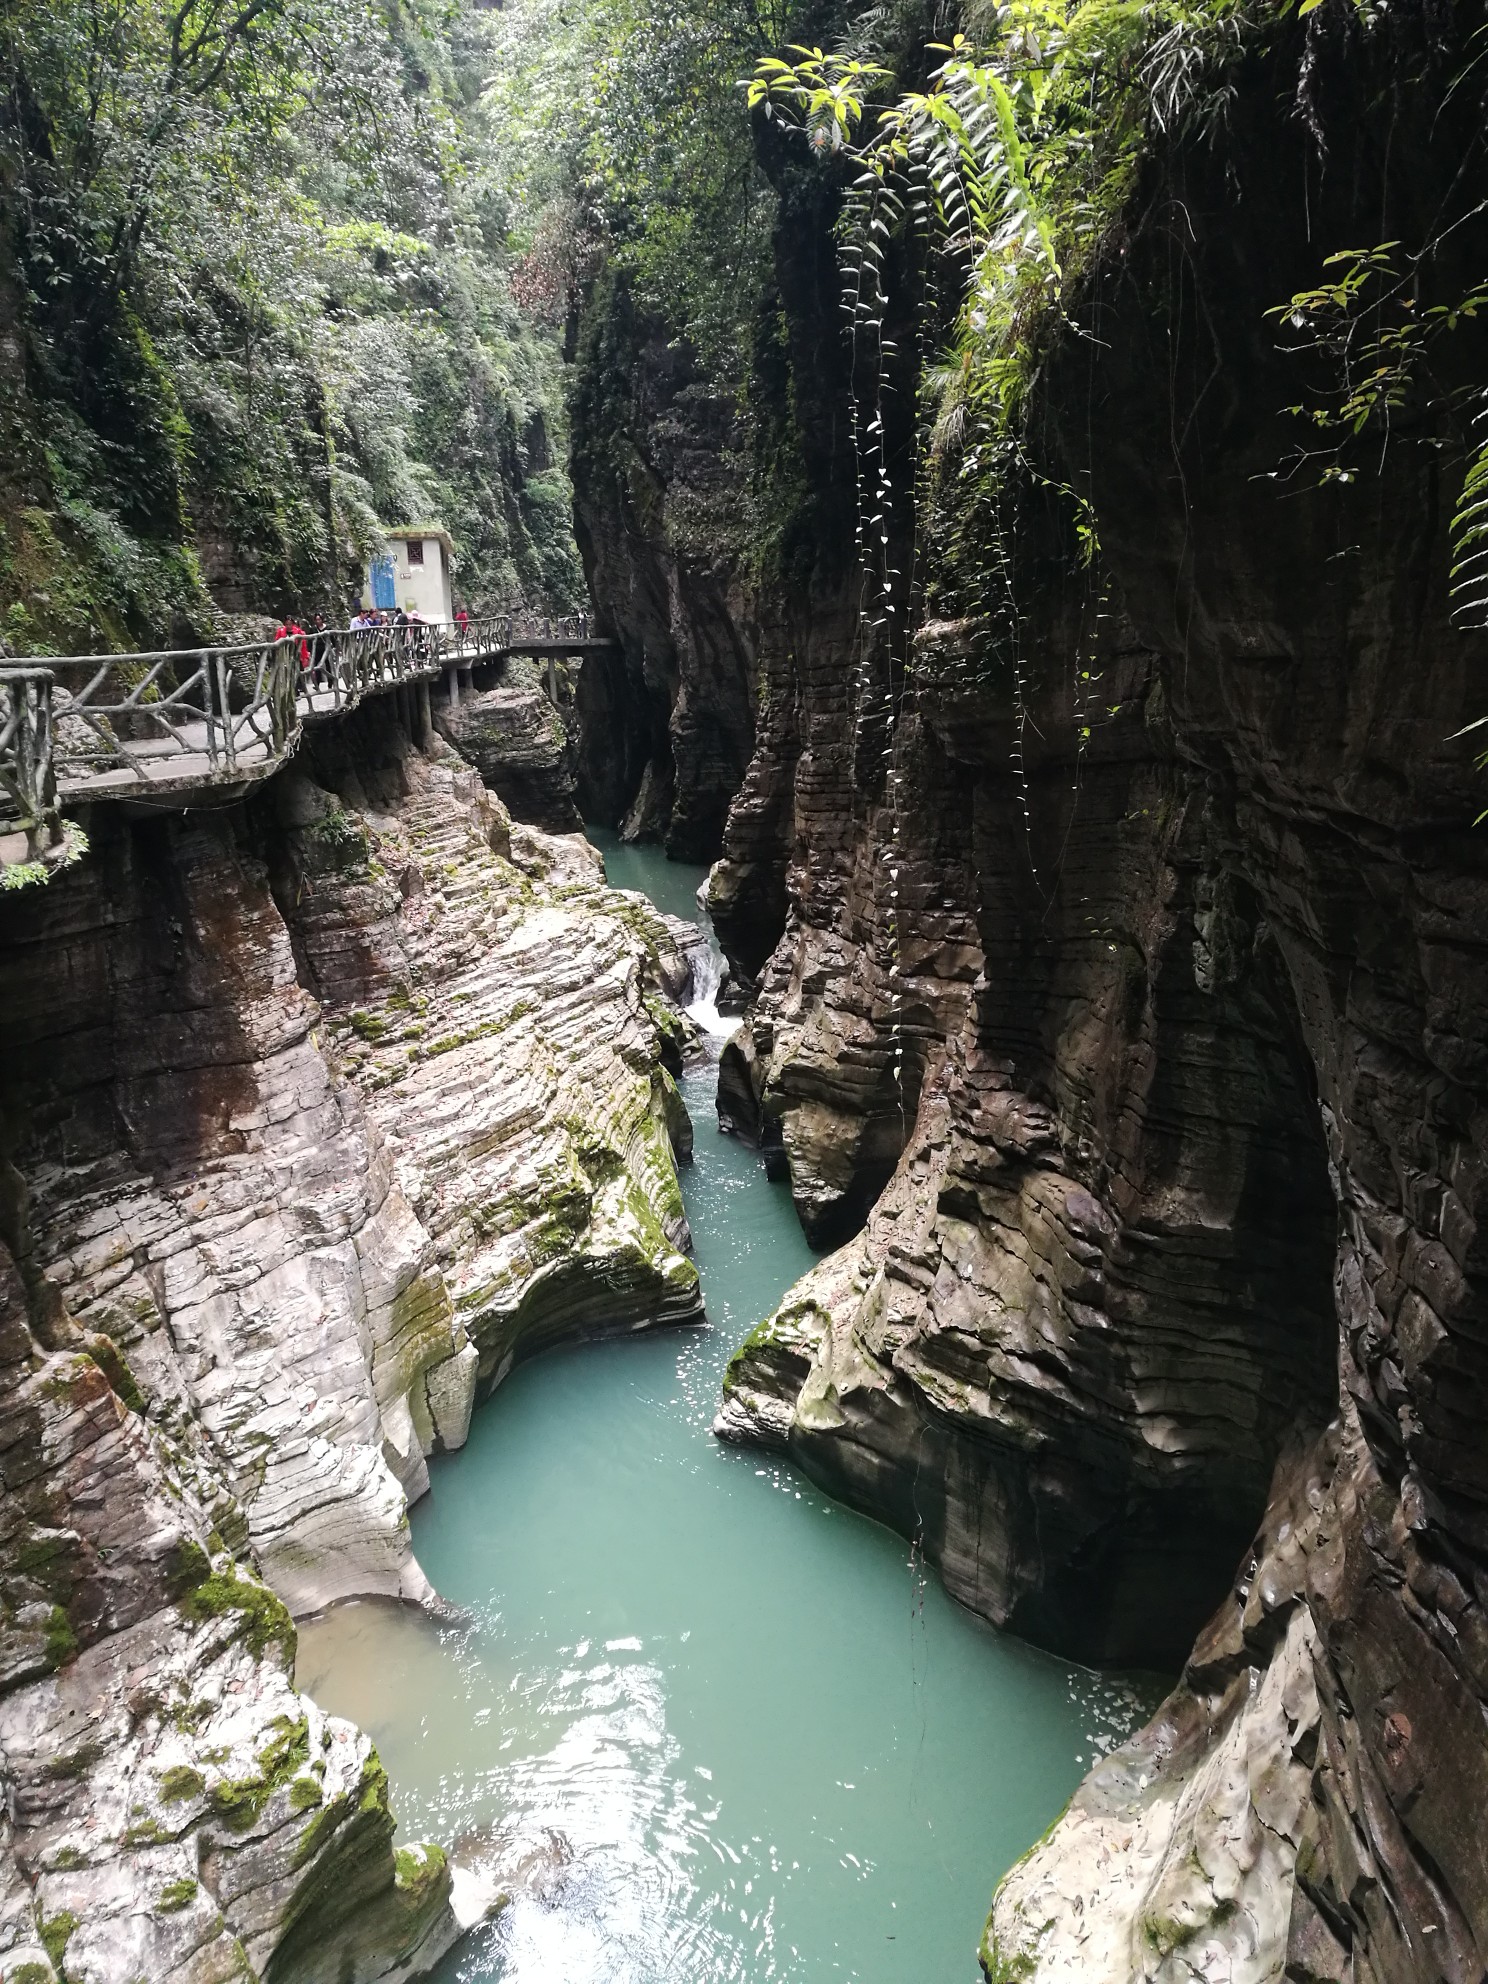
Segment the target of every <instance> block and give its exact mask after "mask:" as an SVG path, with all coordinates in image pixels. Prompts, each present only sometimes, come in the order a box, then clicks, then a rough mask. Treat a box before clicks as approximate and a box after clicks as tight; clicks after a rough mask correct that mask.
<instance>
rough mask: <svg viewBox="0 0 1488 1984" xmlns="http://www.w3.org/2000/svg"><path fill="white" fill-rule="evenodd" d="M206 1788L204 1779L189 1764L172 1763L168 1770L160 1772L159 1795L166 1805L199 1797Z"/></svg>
mask: <svg viewBox="0 0 1488 1984" xmlns="http://www.w3.org/2000/svg"><path fill="white" fill-rule="evenodd" d="M206 1788H207V1781H206V1779H205V1778H204V1777H203V1776H202V1774H201V1772H200V1771H197V1770H193V1769H192V1768H191V1766H190V1765H189V1764H172V1765H171V1767H170V1769H169V1770H165V1771H162V1772H161V1773H160V1796H161V1799H162V1800H163V1801H164V1803H165V1804H167V1805H174V1804H178V1803H180V1802H182V1801H183V1800H185V1799H187V1798H200V1797H201V1795H202V1793H203V1792H204V1791H205V1790H206Z"/></svg>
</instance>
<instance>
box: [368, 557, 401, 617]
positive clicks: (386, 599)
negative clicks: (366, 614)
mask: <svg viewBox="0 0 1488 1984" xmlns="http://www.w3.org/2000/svg"><path fill="white" fill-rule="evenodd" d="M372 604H373V605H374V606H375V607H377V608H378V609H379V610H380V611H382V612H390V611H391V610H392V608H393V607H395V606H396V605H397V604H398V595H397V593H396V591H395V590H394V588H393V561H392V559H391V558H388V557H386V556H384V557H381V558H374V559H373V560H372Z"/></svg>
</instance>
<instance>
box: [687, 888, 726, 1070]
mask: <svg viewBox="0 0 1488 1984" xmlns="http://www.w3.org/2000/svg"><path fill="white" fill-rule="evenodd" d="M695 928H696V930H697V935H698V941H697V942H696V944H688V945H686V947H685V950H686V956H687V963H688V967H689V969H690V970H691V972H692V986H691V991H690V995H689V998H688V1003H687V1006H686V1009H685V1010H686V1012H687V1016H688V1018H689V1019H691V1020H696V1022H697V1024H698V1025H699V1026H700V1027H701V1028H702V1029H703V1031H704V1033H708V1034H713V1035H715V1036H717V1038H719V1039H720V1040H726V1039H727V1038H728V1036H729V1035H730V1034H731V1033H734V1032H736V1031H737V1030H738V1026H739V1021H738V1018H737V1016H735V1017H733V1018H730V1017H729V1016H728V1014H726V1013H720V1012H719V1010H718V994H719V991H720V990H721V988H722V985H723V981H724V979H725V978H726V977H727V976H728V963H727V961H726V959H725V958H724V955H723V952H722V951H721V950H720V949H719V948H718V939H717V938H716V937H715V936H714V935H713V921H712V918H711V917H710V916H709V915H708V904H707V883H706V882H705V883H704V884H703V886H702V888H700V889H699V890H698V892H697V923H696V925H695Z"/></svg>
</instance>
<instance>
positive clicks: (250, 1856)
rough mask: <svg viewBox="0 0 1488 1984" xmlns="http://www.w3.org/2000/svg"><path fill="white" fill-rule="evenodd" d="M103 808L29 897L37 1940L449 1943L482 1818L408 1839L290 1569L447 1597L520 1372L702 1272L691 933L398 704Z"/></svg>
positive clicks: (11, 1626) (32, 1771)
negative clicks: (689, 1032)
mask: <svg viewBox="0 0 1488 1984" xmlns="http://www.w3.org/2000/svg"><path fill="white" fill-rule="evenodd" d="M90 827H91V833H92V842H93V851H92V853H91V855H90V856H89V858H88V859H87V860H86V861H85V862H83V863H82V864H80V865H79V866H78V867H77V868H76V869H74V870H72V871H70V872H69V873H68V874H66V875H65V876H63V877H60V878H59V879H58V880H57V882H56V884H55V886H53V887H50V888H48V889H47V890H46V891H45V892H37V893H36V894H34V895H26V896H21V897H15V898H11V899H9V900H7V901H5V902H4V903H3V904H0V1002H3V1009H4V1011H5V1014H6V1054H5V1060H4V1067H3V1072H0V1106H3V1124H4V1193H3V1213H4V1220H3V1239H4V1242H5V1246H6V1248H7V1250H8V1251H7V1252H6V1253H5V1255H4V1259H3V1262H0V1266H3V1267H4V1269H5V1277H6V1278H5V1280H4V1283H3V1288H0V1293H3V1295H4V1297H5V1306H4V1316H5V1318H6V1321H5V1335H4V1345H5V1351H4V1354H5V1357H6V1360H7V1376H6V1380H5V1386H4V1393H5V1398H6V1401H7V1403H6V1412H7V1421H6V1423H7V1427H8V1432H7V1434H6V1437H5V1440H4V1445H3V1452H0V1584H3V1620H0V1645H3V1680H0V1772H3V1775H4V1779H5V1785H6V1793H7V1801H6V1811H7V1813H8V1821H7V1831H6V1838H5V1841H4V1863H3V1874H0V1879H3V1883H4V1901H3V1905H0V1964H3V1965H4V1967H5V1974H6V1976H7V1978H9V1977H10V1976H12V1975H15V1976H25V1977H27V1979H28V1984H31V1979H32V1977H33V1972H28V1971H27V1970H26V1969H25V1967H24V1966H25V1965H26V1964H27V1963H30V1964H32V1965H33V1966H34V1978H35V1979H36V1980H42V1979H46V1978H50V1977H51V1975H52V1970H53V1967H56V1968H57V1969H58V1970H60V1968H61V1964H62V1960H63V1954H64V1947H65V1962H66V1974H67V1976H68V1977H69V1978H72V1979H82V1980H86V1981H87V1984H116V1980H117V1979H119V1978H121V1977H124V1976H126V1975H127V1976H131V1977H132V1976H134V1975H136V1974H142V1975H148V1976H149V1977H151V1978H152V1979H154V1978H157V1977H159V1978H162V1979H164V1978H167V1977H169V1978H176V1977H179V1978H181V1979H182V1980H183V1984H184V1980H185V1979H186V1978H188V1977H189V1978H191V1979H192V1980H198V1979H206V1978H208V1977H218V1976H221V1977H223V1978H226V1977H228V1976H236V1975H239V1974H246V1973H245V1970H244V1966H245V1965H246V1966H247V1967H248V1969H249V1970H251V1974H253V1975H255V1976H259V1975H262V1976H264V1977H266V1978H273V1979H275V1980H280V1979H283V1980H289V1979H300V1978H304V1979H307V1980H309V1979H319V1978H321V1977H324V1978H325V1979H326V1980H327V1984H330V1980H331V1979H333V1978H334V1979H335V1980H337V1984H342V1980H344V1979H346V1978H352V1979H354V1980H362V1979H372V1978H383V1977H389V1978H391V1977H401V1976H404V1975H412V1974H414V1972H415V1971H421V1970H422V1969H424V1968H426V1967H427V1964H428V1963H429V1962H430V1961H432V1960H433V1958H434V1957H435V1956H437V1954H438V1953H439V1951H440V1950H441V1949H442V1948H443V1947H445V1946H446V1945H447V1944H448V1942H449V1940H450V1939H451V1937H452V1936H453V1934H454V1923H453V1919H452V1918H451V1916H450V1913H449V1908H448V1900H447V1897H448V1887H449V1882H448V1875H447V1872H446V1870H445V1868H444V1863H443V1859H442V1857H441V1856H440V1855H439V1854H438V1852H437V1850H431V1852H430V1853H429V1854H427V1855H420V1854H413V1855H412V1856H408V1855H400V1856H399V1858H398V1860H397V1862H396V1864H395V1861H394V1856H393V1854H392V1851H391V1845H390V1841H391V1835H392V1820H391V1817H390V1816H389V1814H388V1809H387V1795H386V1783H385V1780H384V1779H383V1777H382V1774H381V1771H380V1767H379V1766H378V1764H377V1760H376V1757H375V1753H373V1752H372V1750H371V1748H370V1745H369V1744H368V1743H367V1741H366V1739H365V1738H364V1737H362V1736H361V1735H360V1734H359V1733H358V1732H356V1731H355V1730H353V1729H351V1728H350V1727H348V1726H347V1725H345V1724H342V1723H337V1722H335V1721H333V1720H328V1719H327V1718H325V1717H323V1716H320V1715H319V1713H318V1711H316V1710H315V1709H314V1707H313V1705H312V1704H310V1703H309V1702H307V1701H306V1700H304V1699H303V1698H301V1697H299V1696H297V1695H296V1694H295V1692H294V1690H293V1687H292V1683H291V1681H290V1679H289V1678H288V1671H287V1670H288V1665H289V1660H290V1657H291V1656H292V1652H293V1628H292V1625H291V1623H290V1612H291V1611H293V1612H305V1611H308V1610H311V1609H313V1608H315V1607H318V1606H321V1605H324V1604H326V1603H328V1602H331V1601H333V1600H335V1599H338V1598H342V1597H346V1596H349V1595H351V1594H353V1593H382V1594H386V1595H390V1596H398V1597H403V1598H406V1599H413V1600H416V1601H421V1602H426V1603H431V1604H434V1603H437V1600H436V1599H435V1596H434V1594H433V1593H432V1591H431V1590H430V1588H429V1586H428V1584H427V1581H426V1580H425V1579H424V1577H423V1574H422V1572H421V1571H420V1569H419V1567H418V1565H417V1562H416V1560H415V1559H414V1556H413V1553H412V1550H411V1548H410V1543H409V1531H408V1522H407V1503H408V1500H409V1498H410V1497H411V1496H415V1495H417V1494H418V1493H420V1492H422V1490H423V1488H424V1487H425V1486H426V1485H427V1473H426V1468H425V1456H426V1455H427V1454H428V1453H429V1452H431V1451H433V1450H435V1449H436V1448H439V1447H451V1446H456V1445H458V1444H460V1442H461V1441H462V1440H463V1439H464V1437H465V1433H466V1428H467V1426H468V1423H469V1418H470V1413H471V1409H472V1405H473V1403H474V1400H475V1397H476V1395H477V1393H478V1391H479V1390H481V1389H483V1388H489V1387H490V1386H492V1385H494V1384H496V1383H499V1382H500V1380H501V1378H502V1377H503V1376H504V1375H505V1374H506V1372H507V1371H508V1370H509V1369H510V1368H511V1366H512V1364H513V1362H514V1361H515V1360H516V1359H517V1358H518V1357H520V1356H522V1355H524V1354H528V1353H530V1352H531V1351H532V1350H534V1349H536V1348H539V1347H541V1346H542V1345H543V1344H545V1343H547V1342H550V1341H554V1340H557V1339H560V1338H565V1337H572V1336H575V1335H582V1334H585V1333H590V1332H597V1331H604V1330H615V1329H629V1328H638V1327H644V1326H646V1325H648V1324H651V1323H655V1322H659V1321H685V1320H688V1319H690V1318H692V1317H695V1316H697V1315H698V1314H699V1313H700V1299H699V1294H698V1287H697V1277H696V1273H695V1270H694V1269H693V1267H692V1265H691V1263H690V1262H689V1261H688V1260H687V1259H686V1256H685V1253H684V1251H683V1249H684V1248H685V1246H686V1243H687V1232H686V1223H685V1219H684V1218H683V1215H682V1208H681V1200H680V1195H679V1193H678V1189H677V1181H676V1175H675V1170H674V1168H673V1160H672V1153H671V1149H670V1144H669V1129H668V1126H669V1125H671V1126H672V1127H673V1128H678V1129H680V1125H679V1105H678V1102H677V1098H676V1095H675V1091H674V1089H673V1088H672V1086H671V1081H670V1077H669V1076H668V1075H667V1074H666V1072H665V1071H664V1069H663V1068H662V1066H661V1061H660V1052H661V1045H662V1035H661V1032H660V1031H659V1028H658V1018H663V1019H664V1006H663V1001H664V996H665V991H666V988H667V986H668V985H669V984H670V985H672V986H673V987H675V986H676V985H677V983H678V982H679V978H680V976H681V975H682V974H683V973H684V970H685V968H684V967H683V966H682V965H681V963H680V961H679V960H678V958H677V956H676V953H675V950H674V948H673V945H672V940H671V938H670V936H669V934H668V933H667V930H666V927H665V925H664V924H663V923H662V922H661V920H660V919H659V918H658V917H656V916H654V915H653V914H652V913H651V912H650V911H649V909H648V908H647V907H646V906H645V905H643V904H641V903H640V902H639V901H638V900H637V899H635V898H631V897H620V896H616V895H614V894H612V893H611V892H609V891H608V890H606V889H604V887H603V885H602V875H601V872H600V870H599V868H598V864H597V859H596V857H594V855H593V854H592V851H591V850H588V849H587V848H586V847H585V846H584V844H583V843H582V842H581V841H573V840H562V839H554V838H550V837H548V836H545V835H542V834H540V833H537V832H534V831H532V830H527V829H521V828H516V829H514V828H512V827H511V825H510V823H509V821H508V818H507V815H506V814H505V811H504V809H503V808H502V807H501V805H500V803H499V801H498V800H496V799H495V798H494V796H493V795H492V794H490V793H489V792H488V791H487V790H486V788H485V787H484V786H483V785H482V783H481V780H480V778H479V776H478V775H477V774H476V773H475V772H474V771H473V770H472V769H470V767H469V766H468V765H467V764H466V763H465V762H464V761H463V760H462V759H461V758H460V757H458V755H457V754H455V753H454V752H453V751H451V750H450V749H449V747H448V746H446V745H444V744H443V743H442V741H440V740H438V739H430V740H429V742H428V744H427V746H426V748H425V749H422V750H420V749H417V748H415V747H414V745H413V744H412V742H411V741H410V739H409V737H408V736H407V735H406V734H405V732H404V731H403V730H402V729H401V727H400V726H399V724H398V722H397V720H396V712H395V710H394V709H393V707H392V706H391V705H387V706H378V705H374V706H371V707H369V708H368V709H367V710H366V711H363V712H361V713H360V714H358V715H357V716H355V717H353V718H351V719H347V720H345V721H344V722H336V723H328V724H326V725H324V726H322V727H321V728H320V729H319V730H318V731H317V732H315V733H314V734H313V735H312V736H311V737H310V738H309V739H308V740H307V742H306V744H305V746H304V747H303V748H302V751H301V753H300V755H299V757H298V759H297V760H296V761H295V763H294V764H293V765H292V766H291V767H290V768H289V769H288V770H287V771H286V772H284V773H282V774H281V775H280V776H279V777H278V778H277V779H276V780H274V781H273V782H272V783H271V784H270V785H269V786H268V787H266V788H265V789H264V791H263V792H262V793H261V794H260V795H259V797H258V798H257V799H256V800H255V801H254V802H253V804H252V805H251V806H250V807H248V808H247V809H231V810H228V811H225V812H220V813H216V814H213V813H210V812H206V813H193V814H190V815H188V816H186V817H184V818H182V817H180V816H175V817H162V818H147V819H125V818H122V817H120V816H119V815H118V814H115V813H109V812H104V811H99V812H97V813H96V814H95V816H94V818H93V820H92V821H91V822H90ZM12 1263H13V1264H14V1265H13V1266H12ZM259 1577H262V1578H263V1579H264V1580H266V1583H260V1582H259V1581H258V1580H259ZM275 1594H277V1596H276V1595H275ZM281 1601H282V1602H281ZM286 1606H287V1607H288V1608H289V1610H288V1611H287V1610H286V1609H285V1607H286ZM17 1966H19V1968H17Z"/></svg>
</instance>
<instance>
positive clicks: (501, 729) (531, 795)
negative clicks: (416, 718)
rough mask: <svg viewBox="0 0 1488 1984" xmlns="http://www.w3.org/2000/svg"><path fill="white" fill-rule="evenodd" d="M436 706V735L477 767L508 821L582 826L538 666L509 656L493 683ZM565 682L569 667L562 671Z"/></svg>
mask: <svg viewBox="0 0 1488 1984" xmlns="http://www.w3.org/2000/svg"><path fill="white" fill-rule="evenodd" d="M489 672H490V671H487V670H485V669H480V670H477V671H476V676H477V684H478V686H474V687H472V688H469V689H466V690H465V691H464V692H463V693H462V694H461V697H460V700H459V702H458V703H456V702H454V701H453V700H452V699H451V698H450V697H448V696H445V697H443V698H441V699H440V700H438V701H437V702H436V703H435V706H434V721H435V724H436V726H437V728H438V730H439V734H440V735H441V736H442V737H443V738H444V739H445V740H446V741H447V742H448V743H450V744H453V745H454V746H455V748H456V749H457V750H458V751H459V753H460V755H461V757H463V758H465V759H466V760H467V761H468V762H469V763H470V764H472V765H474V766H475V768H476V770H477V771H478V772H479V773H480V775H481V777H482V778H483V779H484V780H485V782H486V784H487V785H488V786H489V787H490V788H491V790H492V791H493V792H494V793H496V794H497V796H498V797H499V798H500V799H501V801H502V803H503V804H504V805H505V806H506V808H507V810H508V811H509V812H510V814H511V815H512V817H513V819H516V820H521V821H522V822H524V823H525V824H526V825H528V826H534V827H541V828H543V829H544V830H545V831H547V832H549V833H556V834H564V833H575V832H577V831H578V829H579V828H580V827H582V825H583V821H582V820H581V819H580V817H579V808H578V802H577V799H576V797H575V789H574V749H573V746H572V744H571V742H570V737H569V727H568V724H567V723H566V722H565V721H564V713H563V711H562V710H561V709H559V708H556V707H555V706H554V704H553V703H552V702H551V701H550V700H549V699H548V696H547V694H546V691H545V689H544V684H543V678H542V675H541V672H540V670H539V668H538V665H537V664H536V663H535V662H533V661H531V660H530V659H528V658H527V657H525V656H519V655H513V656H510V657H509V658H508V659H507V660H506V661H505V662H504V663H503V664H502V667H501V669H500V671H499V675H498V679H497V680H495V681H493V682H489V683H487V682H483V681H481V678H482V677H484V676H485V675H486V674H487V673H489ZM564 679H565V684H566V680H567V667H566V665H565V670H564Z"/></svg>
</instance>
